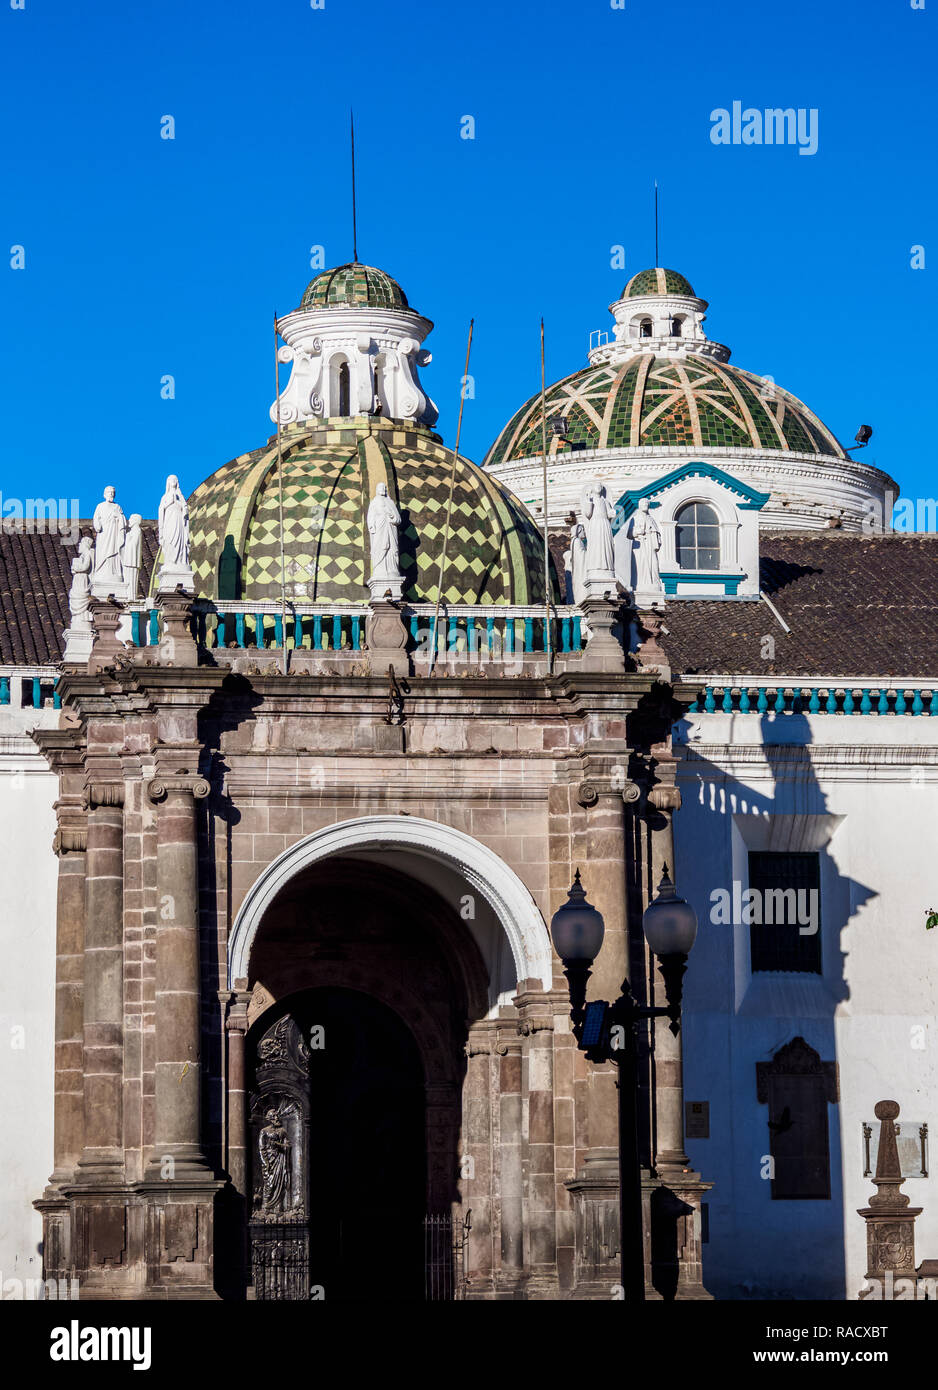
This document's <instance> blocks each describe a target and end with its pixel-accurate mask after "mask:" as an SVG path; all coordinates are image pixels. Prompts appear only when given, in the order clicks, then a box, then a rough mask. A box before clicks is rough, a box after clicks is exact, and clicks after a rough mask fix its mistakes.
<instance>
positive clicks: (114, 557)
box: [91, 484, 127, 588]
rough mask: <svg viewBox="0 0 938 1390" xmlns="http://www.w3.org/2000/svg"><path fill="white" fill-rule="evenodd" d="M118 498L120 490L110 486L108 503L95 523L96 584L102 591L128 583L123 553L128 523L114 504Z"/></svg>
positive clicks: (98, 511)
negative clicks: (123, 564) (122, 558)
mask: <svg viewBox="0 0 938 1390" xmlns="http://www.w3.org/2000/svg"><path fill="white" fill-rule="evenodd" d="M116 496H117V490H116V488H114V487H112V486H111V485H110V484H109V485H108V486H107V487H106V488H105V489H104V501H103V502H99V503H98V505H97V506H96V507H95V509H94V516H93V517H92V520H91V524H92V526H93V527H94V531H95V543H94V574H93V581H94V584H95V585H96V586H101V587H106V586H107V585H114V586H116V587H117V588H122V587H123V583H124V571H123V568H122V566H121V552H122V550H123V548H124V534H125V532H126V530H127V521H126V518H125V517H124V513H123V511H122V510H121V508H120V507H119V506H118V504H117V503H116V502H115V500H114V499H115V497H116Z"/></svg>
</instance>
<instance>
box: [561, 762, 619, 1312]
mask: <svg viewBox="0 0 938 1390" xmlns="http://www.w3.org/2000/svg"><path fill="white" fill-rule="evenodd" d="M612 765H615V766H620V765H621V755H620V757H619V758H613V756H612V755H611V754H609V755H606V756H602V755H593V756H591V757H590V758H589V759H588V775H587V778H586V779H585V780H584V781H582V782H581V783H580V784H579V785H578V786H577V787H576V788H575V797H576V801H577V802H579V804H580V806H582V807H584V808H585V810H586V859H585V863H584V864H583V866H582V875H583V886H584V887H585V889H586V891H587V895H588V897H589V900H590V902H591V903H592V904H593V905H594V906H595V907H596V908H598V909H599V911H600V912H601V913H602V915H603V922H604V924H605V936H604V938H603V945H602V949H601V951H600V953H599V955H598V957H597V958H596V962H595V965H594V967H593V974H592V977H591V979H590V981H589V989H588V997H589V998H590V999H605V1000H607V1001H609V1002H610V1003H611V1002H612V1000H614V999H617V998H618V996H619V994H620V992H621V989H622V983H623V981H624V980H625V979H626V978H627V977H628V967H629V935H628V891H627V882H626V827H625V817H626V815H627V814H630V813H629V812H628V811H627V810H626V805H625V800H626V798H629V799H630V800H631V799H632V798H633V787H632V784H631V782H629V783H627V784H626V786H625V787H624V788H623V787H622V785H621V783H620V780H619V778H617V777H616V778H614V777H613V775H612V770H611V769H612ZM588 1065H589V1077H588V1085H587V1095H588V1114H587V1126H586V1130H587V1135H588V1146H589V1153H588V1156H587V1157H586V1159H585V1160H584V1162H583V1164H582V1167H581V1168H579V1170H578V1171H577V1173H576V1175H575V1178H574V1180H573V1182H568V1183H567V1188H568V1190H569V1191H570V1193H571V1194H572V1195H573V1199H574V1203H575V1208H576V1240H577V1252H576V1296H577V1297H579V1298H609V1297H611V1296H612V1295H611V1292H610V1291H611V1289H612V1288H613V1287H614V1286H615V1285H617V1284H618V1283H619V1277H620V1269H619V1229H618V1210H619V1203H618V1196H619V1125H618V1111H619V1105H618V1093H617V1090H616V1081H617V1070H616V1067H615V1066H614V1065H613V1064H612V1063H605V1064H603V1065H601V1066H599V1065H595V1064H592V1063H590V1064H588Z"/></svg>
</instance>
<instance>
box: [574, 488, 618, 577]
mask: <svg viewBox="0 0 938 1390" xmlns="http://www.w3.org/2000/svg"><path fill="white" fill-rule="evenodd" d="M581 513H582V516H583V526H584V531H585V535H586V578H585V584H584V587H585V591H586V592H585V597H586V598H603V597H604V596H605V595H606V594H608V593H610V592H611V593H612V594H613V595H614V594H615V593H616V576H615V553H614V548H613V537H612V523H613V519H614V518H615V511H614V509H613V507H612V505H611V503H610V502H609V499H608V498H607V496H606V489H605V487H604V486H603V484H602V483H599V482H594V483H590V484H589V486H588V487H586V488H585V489H584V491H583V499H582V506H581Z"/></svg>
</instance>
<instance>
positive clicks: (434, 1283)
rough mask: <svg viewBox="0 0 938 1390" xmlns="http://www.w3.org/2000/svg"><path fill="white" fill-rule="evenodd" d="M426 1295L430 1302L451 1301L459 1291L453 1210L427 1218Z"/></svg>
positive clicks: (425, 1240) (424, 1233) (424, 1259)
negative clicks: (457, 1285)
mask: <svg viewBox="0 0 938 1390" xmlns="http://www.w3.org/2000/svg"><path fill="white" fill-rule="evenodd" d="M423 1267H424V1298H425V1299H426V1301H427V1303H448V1302H450V1301H451V1300H452V1299H453V1297H454V1294H455V1285H456V1270H455V1250H454V1248H453V1218H452V1215H451V1213H450V1212H440V1213H437V1214H430V1215H428V1216H425V1217H424V1218H423Z"/></svg>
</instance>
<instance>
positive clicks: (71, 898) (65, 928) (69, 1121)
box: [49, 802, 88, 1188]
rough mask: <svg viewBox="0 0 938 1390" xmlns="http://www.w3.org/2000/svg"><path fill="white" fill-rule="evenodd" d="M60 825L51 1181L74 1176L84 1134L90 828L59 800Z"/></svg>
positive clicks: (76, 810)
mask: <svg viewBox="0 0 938 1390" xmlns="http://www.w3.org/2000/svg"><path fill="white" fill-rule="evenodd" d="M55 809H56V813H57V815H58V820H59V826H58V830H57V831H56V833H55V839H54V842H53V848H54V849H55V852H56V854H57V855H58V859H59V876H58V891H57V899H56V933H55V1116H54V1122H53V1124H54V1131H53V1132H54V1139H53V1163H54V1167H53V1171H52V1176H51V1177H50V1179H49V1183H50V1185H51V1186H53V1187H56V1188H57V1187H58V1186H59V1185H60V1184H61V1183H63V1182H67V1181H70V1180H71V1178H72V1177H73V1175H74V1170H75V1165H76V1164H77V1162H78V1160H79V1158H80V1157H81V1151H82V1144H83V1135H84V1081H83V1077H82V1044H83V1036H82V1035H83V1029H84V1012H83V994H84V981H83V971H84V946H85V868H86V864H85V860H86V850H87V844H88V831H87V826H86V824H85V815H84V812H83V811H82V810H81V809H80V807H72V806H69V805H68V804H66V803H63V802H56V806H55Z"/></svg>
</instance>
